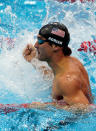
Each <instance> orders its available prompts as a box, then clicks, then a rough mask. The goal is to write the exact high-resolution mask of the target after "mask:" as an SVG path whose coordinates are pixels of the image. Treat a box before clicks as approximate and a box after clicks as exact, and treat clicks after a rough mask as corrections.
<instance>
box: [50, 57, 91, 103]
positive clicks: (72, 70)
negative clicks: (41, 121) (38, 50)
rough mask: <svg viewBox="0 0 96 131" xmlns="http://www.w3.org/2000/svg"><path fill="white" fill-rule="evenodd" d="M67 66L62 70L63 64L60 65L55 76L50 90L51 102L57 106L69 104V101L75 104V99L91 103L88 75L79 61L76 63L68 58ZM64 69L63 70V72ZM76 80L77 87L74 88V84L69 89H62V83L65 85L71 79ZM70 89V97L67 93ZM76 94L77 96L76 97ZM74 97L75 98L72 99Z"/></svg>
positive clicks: (75, 60) (71, 58)
mask: <svg viewBox="0 0 96 131" xmlns="http://www.w3.org/2000/svg"><path fill="white" fill-rule="evenodd" d="M67 63H68V65H67V66H66V67H65V69H64V63H63V62H62V63H61V65H60V66H61V70H60V71H59V72H58V73H57V74H56V76H55V78H54V82H53V88H52V97H53V101H54V100H55V101H57V102H58V103H59V104H61V105H62V104H69V105H70V104H71V101H73V104H74V103H75V101H76V99H78V100H79V99H82V102H81V103H83V100H84V99H85V101H84V102H85V103H86V104H88V103H92V100H91V99H92V94H91V89H90V83H89V78H88V74H87V72H86V70H85V68H84V67H83V65H82V64H81V62H80V61H78V60H77V59H76V58H74V57H69V58H68V62H67ZM63 69H64V70H63ZM71 76H72V77H74V79H76V81H77V85H76V87H75V85H74V82H72V84H71V85H70V87H67V86H66V87H62V88H61V86H62V85H63V83H64V82H65V83H64V84H65V85H66V82H67V83H68V81H69V82H70V81H71V79H72V77H71ZM71 89H72V95H70V94H69V93H68V92H71ZM77 94H78V95H77ZM75 95H76V98H75V97H74V96H75Z"/></svg>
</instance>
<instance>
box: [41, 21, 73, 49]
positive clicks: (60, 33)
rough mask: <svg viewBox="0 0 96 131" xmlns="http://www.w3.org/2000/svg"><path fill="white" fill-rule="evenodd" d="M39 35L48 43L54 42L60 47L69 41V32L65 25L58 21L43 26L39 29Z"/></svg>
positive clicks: (65, 45) (66, 44)
mask: <svg viewBox="0 0 96 131" xmlns="http://www.w3.org/2000/svg"><path fill="white" fill-rule="evenodd" d="M39 35H41V36H43V37H44V38H46V40H48V42H49V43H54V44H55V45H58V46H61V47H67V46H68V43H69V41H70V34H69V32H68V29H67V27H66V26H65V25H63V24H61V23H59V22H53V23H49V24H47V25H45V26H43V27H42V28H41V29H40V31H39Z"/></svg>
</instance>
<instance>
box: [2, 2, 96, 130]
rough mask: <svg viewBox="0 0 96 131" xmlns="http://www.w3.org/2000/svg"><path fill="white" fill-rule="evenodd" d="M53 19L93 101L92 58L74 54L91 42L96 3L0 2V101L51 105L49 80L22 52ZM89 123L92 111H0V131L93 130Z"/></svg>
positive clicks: (95, 60) (95, 69) (95, 61)
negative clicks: (66, 34) (85, 74)
mask: <svg viewBox="0 0 96 131" xmlns="http://www.w3.org/2000/svg"><path fill="white" fill-rule="evenodd" d="M53 21H59V22H61V23H64V24H65V25H66V26H67V27H68V29H69V32H70V34H71V41H70V47H71V48H72V51H73V54H72V55H73V56H75V57H77V58H79V59H80V61H81V62H82V63H83V64H84V66H85V68H86V70H87V71H88V74H89V78H90V84H91V89H92V93H93V95H94V97H96V66H95V65H96V56H94V55H93V54H92V53H90V52H87V53H85V52H78V51H77V49H78V48H79V47H80V44H81V42H82V41H88V40H90V41H92V40H94V39H96V2H94V3H92V2H85V3H80V2H79V0H78V1H77V2H75V3H69V2H57V1H53V0H11V2H10V0H6V1H5V0H0V92H1V93H0V103H3V104H7V103H9V104H12V103H18V104H21V103H31V102H33V101H39V102H50V101H51V87H52V80H51V79H49V78H48V79H47V78H43V75H42V74H41V73H40V72H39V71H36V70H34V68H33V67H32V65H31V64H30V63H27V62H26V61H25V60H24V58H23V56H22V51H23V49H24V47H25V46H26V44H27V43H33V44H34V43H35V41H36V36H37V33H38V30H39V29H40V27H41V26H42V25H44V24H47V23H49V22H53ZM94 103H95V104H96V98H95V100H94ZM95 121H96V111H95V110H94V111H92V112H90V113H87V114H78V115H76V114H72V113H70V112H67V111H64V110H58V109H55V108H54V107H51V106H49V107H48V109H47V110H38V109H21V110H19V111H16V112H12V113H8V114H4V113H3V112H2V111H0V130H1V131H4V130H7V131H13V130H16V131H17V130H20V131H22V130H24V131H27V130H28V131H29V130H32V131H35V130H36V131H47V130H49V131H66V130H68V131H79V130H80V131H94V130H95V129H96V124H95Z"/></svg>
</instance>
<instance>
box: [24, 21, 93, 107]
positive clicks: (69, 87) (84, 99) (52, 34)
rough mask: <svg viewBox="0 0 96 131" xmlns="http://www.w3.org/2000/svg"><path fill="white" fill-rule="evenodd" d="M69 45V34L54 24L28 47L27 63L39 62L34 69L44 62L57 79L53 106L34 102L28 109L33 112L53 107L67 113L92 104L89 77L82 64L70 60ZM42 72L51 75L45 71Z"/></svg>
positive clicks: (63, 26) (54, 84)
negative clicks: (44, 107) (73, 108)
mask: <svg viewBox="0 0 96 131" xmlns="http://www.w3.org/2000/svg"><path fill="white" fill-rule="evenodd" d="M69 41H70V34H69V32H68V29H67V27H66V26H65V25H63V24H61V23H59V22H53V23H50V24H47V25H45V26H43V27H42V28H41V29H40V30H39V33H38V35H37V41H36V43H35V45H34V46H33V45H32V44H28V45H27V46H26V47H25V49H24V51H23V56H24V58H25V60H26V61H28V62H30V63H33V62H32V61H34V59H35V60H37V61H38V62H37V63H36V64H34V67H35V68H36V67H37V64H39V61H41V62H43V61H45V62H47V63H48V65H49V67H50V68H51V69H50V73H53V75H54V80H53V87H52V98H53V101H52V103H39V102H34V103H32V104H30V105H29V107H30V108H31V107H32V108H34V107H36V106H37V107H39V106H40V107H43V106H46V105H53V106H55V107H57V108H63V109H68V108H70V107H74V106H77V105H80V106H81V105H83V106H85V105H90V104H92V103H93V99H92V94H91V88H90V82H89V78H88V73H87V71H86V70H85V68H84V66H83V65H82V63H81V62H80V61H79V60H78V59H77V58H75V57H72V56H71V53H72V51H71V49H70V48H69V47H68V45H69ZM41 68H42V67H41ZM39 69H40V67H39ZM43 69H44V70H45V69H46V72H47V73H48V71H49V70H48V71H47V68H46V67H44V68H43ZM45 75H46V73H45ZM80 106H78V107H80ZM83 106H82V107H83Z"/></svg>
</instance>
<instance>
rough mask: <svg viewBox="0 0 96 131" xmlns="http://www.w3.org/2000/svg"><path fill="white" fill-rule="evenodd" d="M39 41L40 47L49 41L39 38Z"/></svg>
mask: <svg viewBox="0 0 96 131" xmlns="http://www.w3.org/2000/svg"><path fill="white" fill-rule="evenodd" d="M37 40H38V44H39V45H42V44H44V42H48V40H42V39H41V38H37Z"/></svg>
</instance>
